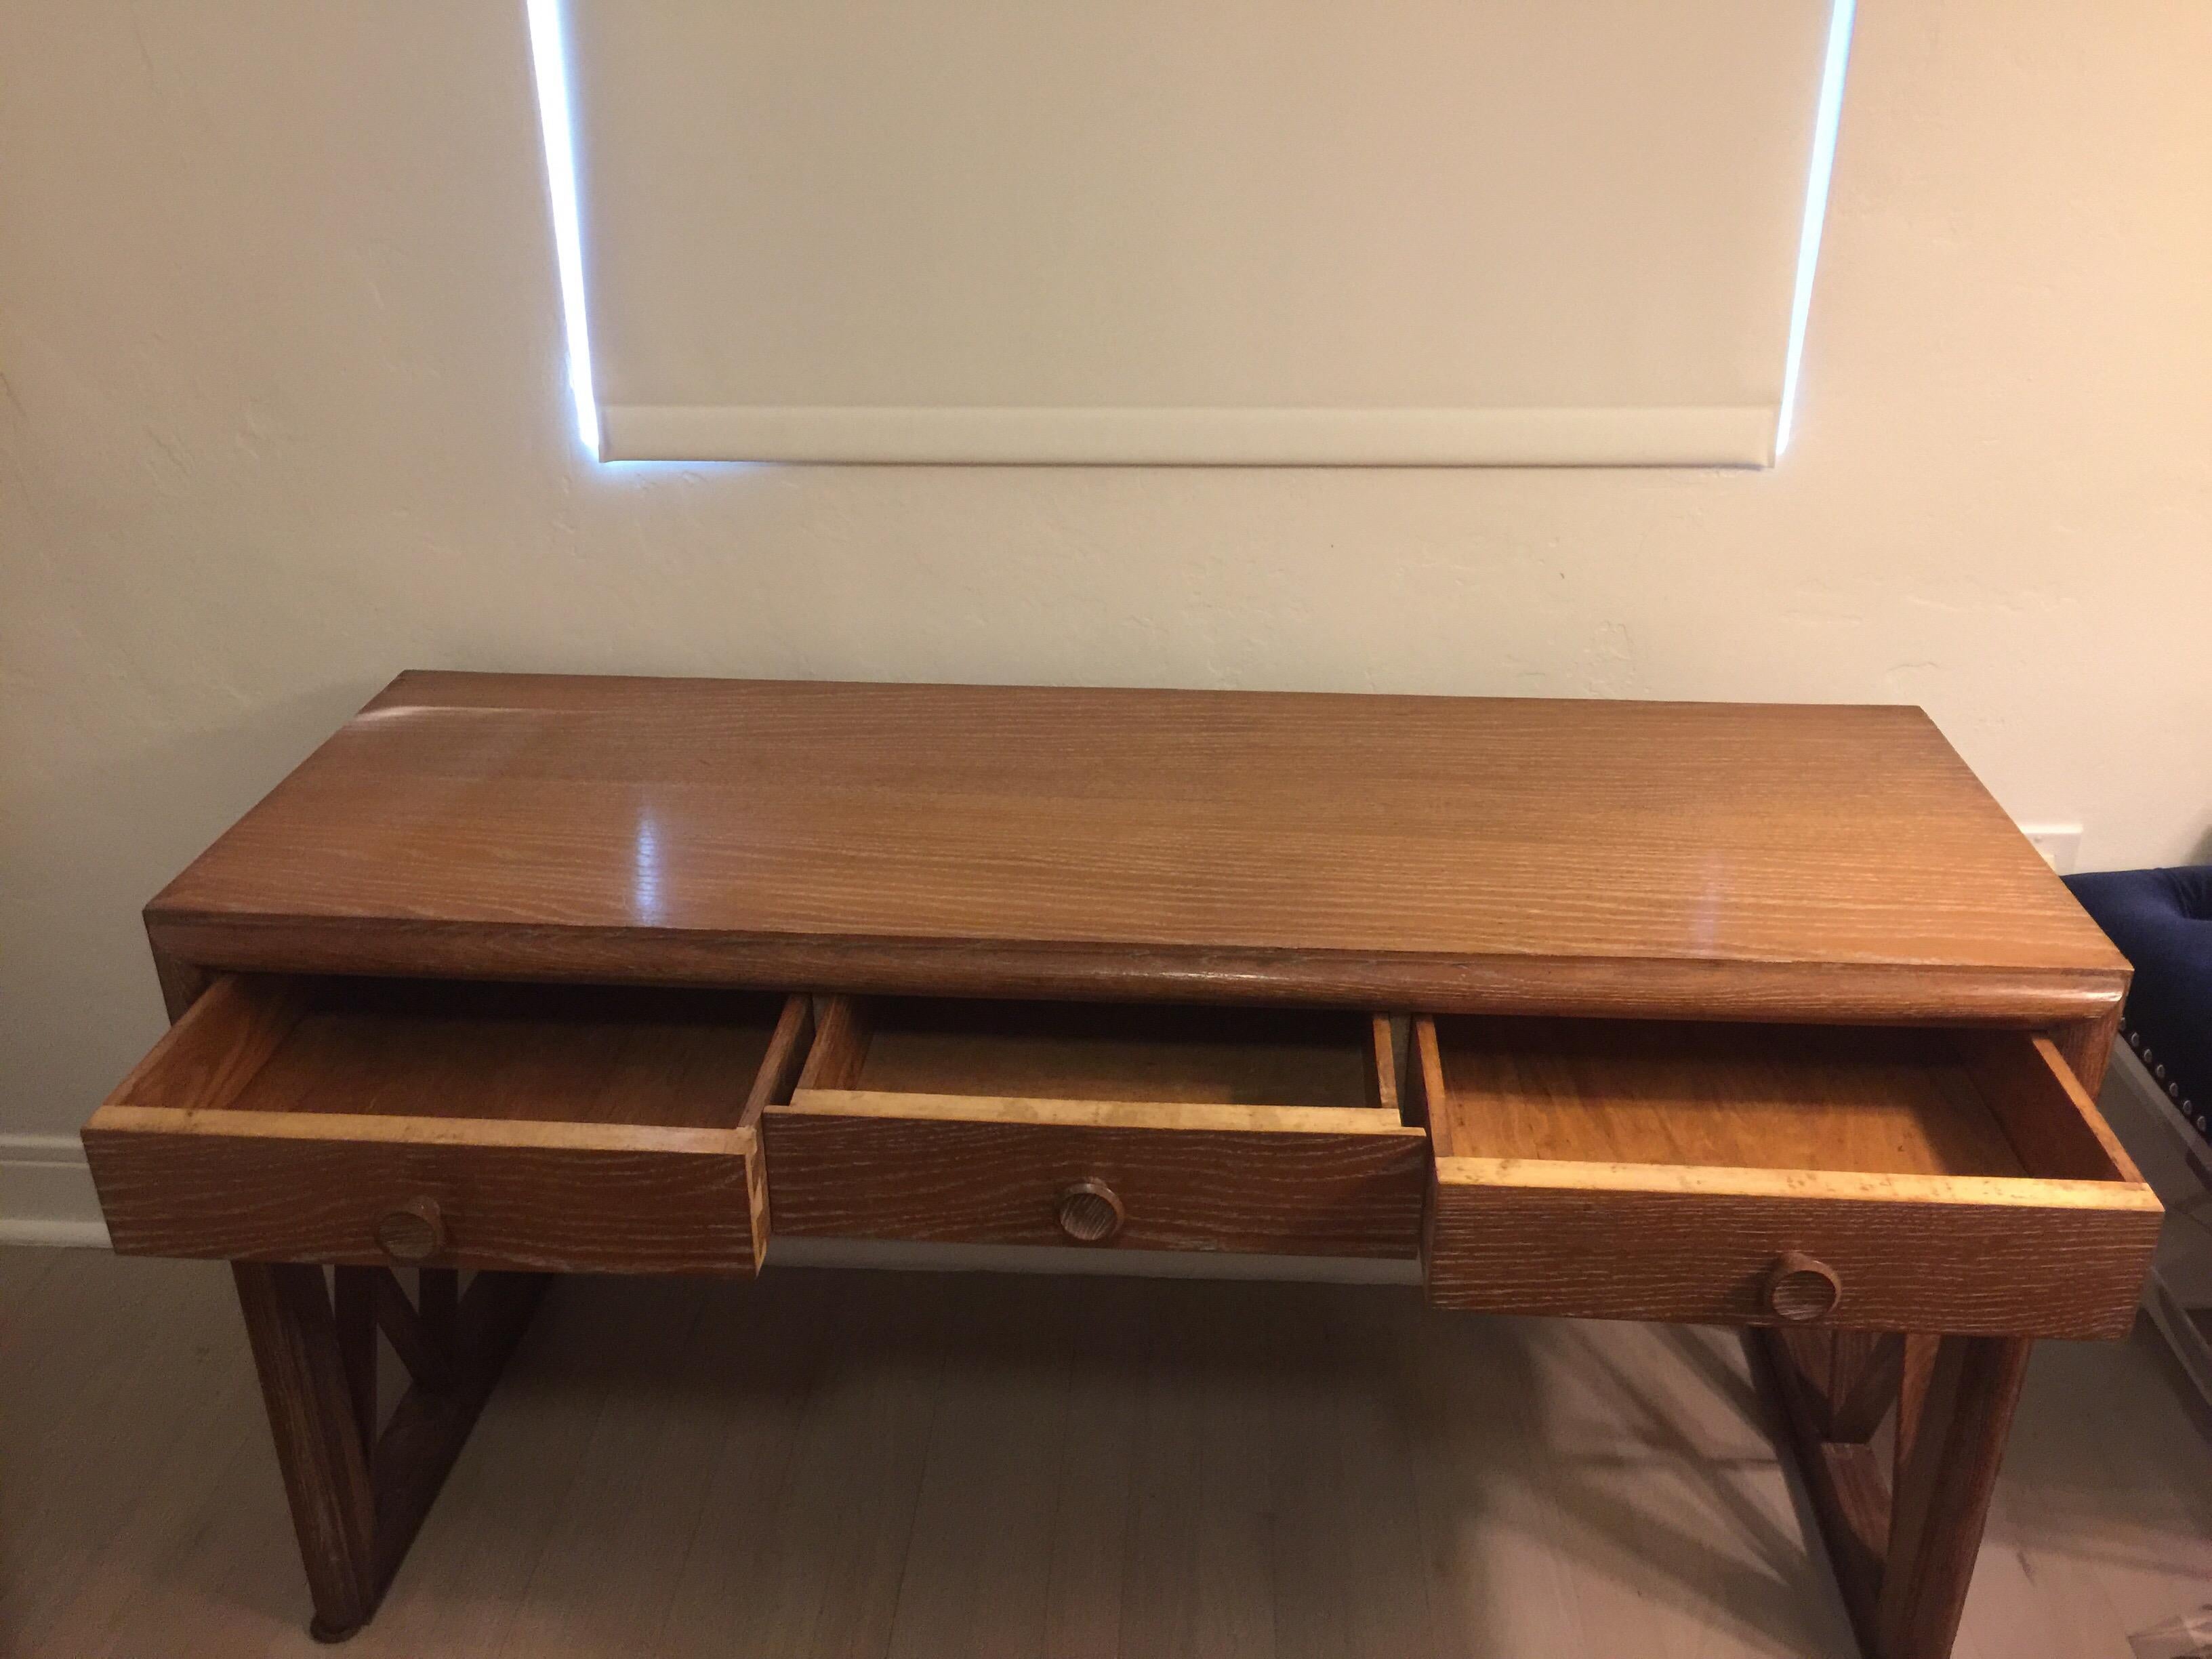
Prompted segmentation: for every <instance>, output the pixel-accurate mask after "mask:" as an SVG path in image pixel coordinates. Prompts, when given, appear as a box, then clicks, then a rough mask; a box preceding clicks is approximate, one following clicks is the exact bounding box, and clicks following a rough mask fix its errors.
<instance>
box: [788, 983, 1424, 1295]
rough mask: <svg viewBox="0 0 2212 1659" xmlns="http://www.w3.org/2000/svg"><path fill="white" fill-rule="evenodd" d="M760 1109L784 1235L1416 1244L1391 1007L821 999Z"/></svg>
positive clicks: (1180, 1246)
mask: <svg viewBox="0 0 2212 1659" xmlns="http://www.w3.org/2000/svg"><path fill="white" fill-rule="evenodd" d="M817 1014H818V1019H817V1025H818V1030H817V1036H816V1040H815V1044H814V1048H813V1051H812V1053H811V1054H810V1055H809V1057H808V1060H807V1062H806V1066H805V1072H804V1073H802V1075H801V1076H800V1078H799V1086H798V1089H797V1091H796V1092H795V1093H794V1094H793V1097H792V1098H791V1100H790V1103H788V1104H787V1105H778V1104H773V1103H771V1104H770V1105H769V1108H768V1109H767V1111H766V1113H765V1114H764V1116H763V1133H764V1135H765V1138H766V1141H767V1154H768V1168H769V1200H770V1207H771V1209H772V1211H773V1212H774V1214H775V1230H776V1231H777V1233H778V1234H779V1235H799V1236H808V1235H811V1236H817V1237H831V1236H834V1237H863V1238H890V1239H918V1240H929V1241H937V1242H957V1243H989V1244H1054V1245H1082V1246H1088V1247H1091V1248H1096V1249H1164V1250H1231V1251H1250V1252H1257V1253H1264V1254H1268V1255H1331V1256H1380V1257H1399V1258H1404V1259H1410V1258H1412V1257H1413V1256H1415V1255H1418V1254H1419V1249H1420V1217H1421V1207H1422V1201H1423V1189H1424V1187H1425V1182H1426V1169H1427V1151H1428V1141H1427V1137H1426V1135H1425V1133H1424V1132H1423V1131H1422V1130H1421V1128H1420V1127H1419V1126H1418V1125H1415V1124H1410V1123H1408V1122H1407V1121H1406V1119H1405V1118H1404V1116H1403V1115H1402V1114H1401V1111H1400V1109H1399V1091H1398V1071H1399V1066H1398V1062H1397V1045H1396V1044H1395V1042H1394V1041H1393V1039H1392V1028H1391V1024H1390V1022H1389V1020H1387V1019H1383V1018H1370V1017H1369V1016H1366V1015H1363V1014H1355V1013H1345V1012H1311V1011H1306V1010H1295V1009H1238V1008H1224V1007H1208V1008H1188V1007H1175V1006H1149V1005H1112V1004H1109V1005H1099V1004H1079V1003H1042V1002H990V1001H939V1000H908V999H897V998H881V999H852V998H846V997H829V998H825V999H823V1000H822V1001H821V1003H820V1004H819V1005H818V1008H817Z"/></svg>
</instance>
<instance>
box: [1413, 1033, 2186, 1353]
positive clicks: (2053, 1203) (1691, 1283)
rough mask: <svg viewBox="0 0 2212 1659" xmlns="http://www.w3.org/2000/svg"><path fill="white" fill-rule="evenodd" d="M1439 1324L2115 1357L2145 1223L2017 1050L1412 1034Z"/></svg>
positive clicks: (2122, 1174) (2051, 1089)
mask: <svg viewBox="0 0 2212 1659" xmlns="http://www.w3.org/2000/svg"><path fill="white" fill-rule="evenodd" d="M1413 1044H1414V1049H1415V1062H1416V1063H1415V1065H1414V1066H1413V1075H1412V1078H1411V1079H1410V1082H1409V1093H1413V1092H1418V1094H1419V1097H1420V1098H1421V1100H1422V1101H1423V1102H1424V1103H1425V1111H1426V1114H1427V1118H1428V1122H1429V1128H1430V1133H1431V1137H1432V1139H1433V1140H1434V1142H1435V1147H1436V1191H1435V1194H1434V1197H1433V1200H1432V1202H1431V1212H1430V1218H1429V1242H1428V1262H1427V1270H1426V1271H1427V1279H1428V1285H1429V1294H1430V1298H1431V1300H1432V1301H1435V1302H1438V1303H1441V1304H1446V1305H1449V1306H1452V1307H1462V1308H1483V1309H1492V1310H1498V1311H1503V1312H1513V1313H1534V1314H1566V1315H1583V1316H1595V1317H1601V1318H1613V1319H1648V1320H1668V1321H1680V1322H1693V1323H1735V1324H1784V1325H1787V1324H1793V1323H1804V1324H1814V1325H1831V1326H1841V1327H1846V1328H1850V1327H1857V1328H1865V1329H1875V1330H1893V1331H1894V1330H1903V1331H1948V1332H1958V1333H1966V1334H1972V1333H1978V1332H1987V1333H1999V1334H2019V1335H2033V1336H2072V1337H2091V1336H2107V1337H2109V1336H2118V1335H2120V1334H2124V1332H2125V1331H2126V1330H2127V1328H2128V1327H2129V1324H2130V1322H2131V1320H2132V1318H2133V1316H2134V1313H2135V1307H2136V1297H2137V1296H2138V1294H2139V1293H2140V1291H2141V1289H2142V1282H2143V1278H2144V1275H2145V1273H2147V1271H2148V1267H2149V1264H2150V1255H2151V1251H2152V1249H2153V1247H2154V1245H2155V1243H2156V1242H2157V1238H2158V1230H2159V1219H2160V1211H2159V1204H2158V1200H2157V1199H2156V1198H2155V1197H2154V1195H2153V1194H2152V1193H2151V1192H2150V1190H2149V1188H2148V1187H2146V1186H2145V1185H2144V1183H2143V1182H2142V1177H2141V1176H2139V1175H2137V1174H2136V1170H2135V1169H2134V1166H2133V1165H2131V1164H2130V1163H2129V1161H2128V1158H2127V1154H2126V1153H2125V1152H2123V1151H2122V1150H2121V1149H2120V1146H2119V1143H2118V1141H2117V1140H2116V1139H2114V1138H2113V1136H2112V1131H2111V1130H2110V1129H2109V1128H2107V1127H2106V1125H2105V1122H2104V1120H2103V1119H2102V1118H2100V1116H2099V1115H2098V1114H2097V1109H2096V1107H2095V1105H2094V1104H2093V1103H2092V1102H2091V1101H2090V1100H2089V1098H2088V1097H2087V1095H2086V1094H2085V1093H2084V1092H2083V1091H2082V1089H2081V1085H2080V1084H2079V1083H2078V1082H2077V1081H2075V1078H2074V1076H2073V1073H2071V1072H2070V1071H2069V1070H2068V1069H2067V1066H2066V1064H2065V1061H2064V1060H2063V1059H2061V1058H2060V1056H2059V1054H2058V1052H2057V1049H2056V1048H2054V1047H2053V1046H2052V1044H2051V1042H2049V1041H2048V1040H2047V1039H2045V1038H2043V1037H2039V1036H2034V1035H2033V1034H2032V1033H2029V1032H2025V1031H2008V1030H1919V1029H1881V1028H1874V1027H1820V1028H1806V1027H1790V1026H1779V1025H1749V1024H1685V1023H1668V1022H1660V1021H1652V1022H1637V1021H1601V1020H1577V1019H1536V1018H1437V1019H1433V1020H1431V1019H1428V1018H1421V1019H1417V1020H1415V1021H1414V1022H1413Z"/></svg>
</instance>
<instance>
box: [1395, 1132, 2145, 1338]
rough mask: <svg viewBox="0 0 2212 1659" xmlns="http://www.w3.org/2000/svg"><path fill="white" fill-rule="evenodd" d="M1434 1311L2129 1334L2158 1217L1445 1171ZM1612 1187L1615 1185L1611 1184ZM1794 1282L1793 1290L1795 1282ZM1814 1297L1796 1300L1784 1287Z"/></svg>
mask: <svg viewBox="0 0 2212 1659" xmlns="http://www.w3.org/2000/svg"><path fill="white" fill-rule="evenodd" d="M1437 1174H1438V1180H1437V1193H1436V1195H1435V1198H1434V1200H1432V1201H1433V1205H1434V1208H1433V1211H1432V1214H1431V1222H1430V1227H1429V1237H1428V1243H1427V1258H1428V1259H1427V1269H1426V1278H1427V1282H1428V1287H1429V1299H1430V1300H1431V1301H1432V1302H1435V1303H1437V1304H1442V1305H1443V1306H1447V1307H1455V1308H1479V1309H1484V1310H1491V1311H1494V1312H1500V1313H1520V1314H1558V1315H1565V1316H1573V1317H1580V1318H1593V1319H1643V1320H1662V1321H1666V1322H1670V1323H1678V1324H1686V1325H1778V1324H1788V1323H1794V1322H1800V1320H1799V1319H1792V1318H1788V1317H1784V1316H1783V1315H1781V1314H1779V1313H1778V1312H1777V1310H1776V1305H1775V1303H1774V1301H1773V1300H1772V1298H1773V1297H1775V1296H1776V1295H1777V1294H1778V1292H1779V1293H1780V1294H1781V1295H1782V1296H1783V1297H1784V1302H1783V1304H1782V1305H1783V1306H1784V1307H1792V1306H1794V1307H1797V1308H1800V1309H1807V1308H1817V1305H1818V1303H1819V1302H1820V1299H1821V1298H1823V1297H1825V1295H1826V1291H1823V1290H1822V1289H1821V1287H1820V1284H1819V1282H1818V1280H1819V1279H1820V1275H1821V1274H1822V1273H1826V1274H1828V1275H1832V1279H1833V1285H1834V1291H1835V1301H1834V1304H1833V1306H1832V1308H1831V1309H1828V1310H1825V1311H1812V1312H1808V1313H1805V1314H1804V1315H1803V1316H1802V1322H1805V1323H1809V1324H1817V1325H1827V1326H1833V1327H1839V1328H1863V1329H1869V1330H1893V1331H1944V1332H1951V1333H1956V1334H1990V1335H1997V1334H2010V1335H2023V1336H2064V1337H2119V1336H2124V1335H2125V1334H2127V1332H2128V1328H2129V1327H2130V1325H2131V1324H2132V1323H2133V1322H2134V1318H2135V1307H2136V1298H2137V1297H2139V1296H2140V1295H2141V1294H2142V1284H2143V1278H2144V1275H2145V1273H2147V1272H2148V1268H2149V1261H2150V1253H2151V1250H2152V1249H2153V1248H2154V1246H2155V1244H2156V1243H2157V1238H2158V1215H2157V1212H2155V1211H2148V1212H2146V1211H2142V1210H2140V1209H2133V1208H2130V1209H2128V1210H2123V1211H2120V1212H2112V1211H2106V1210H2100V1209H2082V1208H2078V1207H2074V1206H2066V1207H2046V1206H2036V1205H2033V1204H2021V1203H2015V1202H2005V1201H1997V1202H1977V1201H1975V1200H1974V1199H1973V1198H1972V1196H1971V1195H1969V1194H1961V1193H1959V1192H1957V1191H1955V1190H1954V1191H1951V1192H1948V1193H1944V1194H1929V1195H1928V1196H1927V1197H1925V1198H1923V1199H1920V1200H1915V1199H1914V1198H1911V1197H1910V1196H1905V1195H1903V1194H1899V1192H1897V1191H1895V1190H1891V1191H1887V1192H1882V1191H1877V1190H1872V1189H1862V1190H1859V1191H1857V1192H1853V1191H1851V1190H1850V1184H1849V1183H1845V1182H1838V1180H1837V1178H1836V1177H1834V1176H1830V1177H1828V1178H1827V1180H1826V1181H1825V1182H1822V1183H1820V1185H1822V1186H1825V1187H1826V1188H1829V1189H1830V1190H1829V1192H1828V1193H1826V1194H1815V1193H1813V1192H1808V1190H1806V1188H1807V1187H1808V1184H1809V1183H1806V1182H1797V1183H1796V1185H1795V1186H1794V1188H1793V1187H1792V1186H1791V1185H1790V1183H1788V1182H1786V1181H1785V1182H1777V1183H1775V1184H1774V1185H1772V1186H1771V1187H1767V1188H1765V1190H1761V1189H1760V1188H1761V1187H1762V1186H1763V1185H1764V1183H1762V1182H1758V1181H1756V1180H1755V1179H1754V1178H1753V1172H1748V1171H1743V1170H1716V1171H1713V1172H1711V1181H1710V1182H1708V1183H1706V1184H1705V1188H1704V1189H1703V1190H1698V1189H1694V1188H1685V1187H1681V1186H1677V1185H1674V1184H1673V1183H1670V1182H1664V1181H1662V1180H1661V1179H1660V1178H1659V1177H1658V1176H1656V1175H1649V1176H1645V1177H1644V1178H1643V1179H1641V1180H1638V1179H1635V1178H1632V1177H1626V1176H1620V1174H1619V1172H1617V1171H1613V1170H1610V1169H1608V1168H1607V1167H1605V1166H1590V1167H1589V1168H1588V1169H1587V1170H1581V1171H1574V1170H1568V1171H1565V1172H1563V1173H1562V1175H1561V1176H1559V1178H1557V1179H1552V1178H1547V1177H1546V1176H1540V1175H1534V1174H1532V1173H1530V1172H1529V1171H1527V1170H1523V1171H1520V1172H1517V1173H1514V1172H1509V1173H1504V1174H1501V1172H1499V1171H1498V1170H1487V1169H1486V1170H1480V1172H1466V1171H1463V1170H1460V1169H1455V1167H1453V1166H1452V1165H1451V1164H1449V1162H1440V1163H1439V1164H1438V1170H1437ZM1607 1182H1618V1183H1619V1184H1615V1185H1611V1186H1608V1185H1607V1184H1605V1183H1607ZM1793 1275H1794V1276H1793ZM1791 1285H1798V1286H1799V1287H1800V1289H1799V1291H1798V1294H1799V1295H1800V1296H1801V1297H1804V1298H1806V1299H1805V1300H1802V1301H1798V1302H1796V1303H1792V1302H1790V1300H1788V1299H1787V1298H1788V1297H1789V1294H1790V1286H1791Z"/></svg>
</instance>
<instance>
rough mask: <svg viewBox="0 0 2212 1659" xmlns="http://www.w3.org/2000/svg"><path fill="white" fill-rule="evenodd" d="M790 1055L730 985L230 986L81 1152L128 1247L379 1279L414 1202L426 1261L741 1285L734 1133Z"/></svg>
mask: <svg viewBox="0 0 2212 1659" xmlns="http://www.w3.org/2000/svg"><path fill="white" fill-rule="evenodd" d="M804 1042H805V1010H804V1006H803V1005H801V1006H799V1007H798V1008H797V1009H793V1007H791V1006H787V1005H786V1004H784V1003H782V1002H780V1001H779V1000H776V999H774V998H768V997H760V996H754V995H748V994H738V993H720V992H693V991H681V990H676V991H671V990H649V989H646V988H642V987H632V988H629V989H613V990H609V989H606V988H604V987H573V986H485V985H466V984H454V983H441V982H399V983H380V982H375V981H292V980H289V979H284V978H270V977H257V978H252V979H241V978H231V977H226V978H224V979H222V980H219V981H217V982H216V984H215V985H214V986H213V987H212V988H210V990H209V991H208V992H207V994H205V995H204V996H202V997H201V998H200V999H199V1000H198V1001H197V1002H196V1003H195V1004H193V1006H191V1009H190V1010H189V1011H188V1012H186V1013H185V1015H184V1017H183V1018H181V1019H180V1020H179V1023H178V1024H176V1025H175V1026H174V1027H173V1028H172V1030H171V1031H170V1033H169V1035H168V1036H167V1037H165V1038H164V1039H163V1041H162V1042H161V1043H160V1044H159V1045H157V1046H156V1048H155V1050H154V1051H153V1053H152V1054H149V1056H148V1058H147V1060H145V1061H144V1062H143V1064H142V1065H141V1066H139V1067H138V1068H137V1070H135V1071H134V1072H133V1073H131V1077H130V1078H128V1079H125V1083H124V1084H123V1085H122V1086H121V1087H120V1088H119V1089H118V1091H116V1093H115V1095H114V1096H113V1097H112V1098H111V1099H110V1100H109V1101H108V1102H107V1103H106V1104H105V1105H103V1106H102V1107H101V1109H100V1111H99V1112H97V1113H96V1114H94V1117H93V1119H92V1121H91V1122H90V1123H89V1124H88V1125H87V1126H86V1128H85V1132H84V1141H85V1148H86V1154H87V1157H88V1159H89V1160H90V1162H91V1164H92V1170H93V1176H94V1181H95V1182H96V1183H97V1184H98V1186H99V1188H100V1202H101V1206H102V1208H103V1210H104V1211H105V1212H106V1217H107V1222H108V1228H109V1232H110V1236H111V1237H112V1239H113V1241H114V1244H115V1248H116V1249H118V1250H122V1251H125V1252H131V1253H144V1254H154V1255H201V1256H220V1257H225V1258H228V1259H230V1260H234V1261H323V1262H344V1263H349V1264H368V1263H374V1262H382V1261H389V1260H390V1259H391V1257H390V1255H389V1253H388V1251H387V1249H386V1246H385V1245H384V1244H382V1243H380V1238H379V1236H380V1229H385V1228H386V1227H387V1224H388V1223H389V1222H390V1220H391V1218H392V1217H393V1216H395V1215H405V1214H410V1213H413V1214H416V1215H418V1216H419V1214H420V1213H422V1212H425V1211H426V1210H427V1207H428V1206H435V1212H433V1213H435V1215H436V1217H437V1218H438V1225H437V1227H436V1229H435V1234H436V1241H435V1242H433V1243H425V1244H423V1245H422V1248H423V1249H427V1250H428V1255H424V1256H423V1257H422V1260H423V1261H427V1262H429V1263H431V1264H432V1265H435V1266H438V1267H510V1268H527V1269H557V1270H563V1271H599V1272H616V1273H646V1272H661V1273H680V1272H735V1271H748V1270H750V1269H751V1268H752V1267H754V1266H755V1265H756V1264H757V1261H758V1260H759V1257H760V1255H761V1252H762V1250H763V1248H764V1247H765V1244H766V1227H767V1218H766V1214H765V1211H764V1202H763V1200H764V1194H765V1182H764V1178H763V1175H762V1173H761V1171H760V1170H759V1167H758V1165H759V1161H760V1144H759V1137H758V1133H757V1130H756V1129H755V1128H754V1127H751V1122H750V1119H751V1118H752V1117H757V1114H758V1111H759V1109H760V1107H761V1105H762V1104H763V1103H764V1092H763V1091H769V1092H772V1091H774V1089H775V1088H776V1087H787V1086H788V1082H789V1079H790V1077H791V1076H792V1074H793V1073H794V1072H795V1070H796V1065H797V1054H798V1053H799V1051H800V1050H801V1049H802V1048H803V1047H804ZM430 1231H431V1230H428V1229H427V1228H426V1227H423V1226H417V1227H416V1228H415V1229H413V1230H411V1231H410V1237H414V1236H416V1234H421V1235H422V1236H423V1237H426V1238H427V1237H428V1236H429V1232H430ZM410 1259H411V1258H410Z"/></svg>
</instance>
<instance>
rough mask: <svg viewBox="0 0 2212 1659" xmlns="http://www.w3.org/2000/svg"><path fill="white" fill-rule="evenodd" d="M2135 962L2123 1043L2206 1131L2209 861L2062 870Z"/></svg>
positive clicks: (2211, 1098) (2211, 988)
mask: <svg viewBox="0 0 2212 1659" xmlns="http://www.w3.org/2000/svg"><path fill="white" fill-rule="evenodd" d="M2066 884H2067V885H2068V886H2069V887H2071V888H2072V889H2073V890H2074V896H2075V898H2077V899H2079V900H2081V908H2083V909H2085V910H2087V912H2088V913H2089V914H2090V915H2092V916H2093V917H2095V918H2096V921H2097V925H2098V926H2099V927H2102V928H2103V929H2104V930H2105V932H2106V934H2107V935H2109V936H2110V937H2111V939H2112V943H2113V944H2114V945H2118V947H2119V949H2120V954H2121V955H2123V956H2124V957H2127V959H2128V960H2129V961H2130V962H2131V963H2134V964H2135V969H2136V978H2135V985H2134V987H2133V988H2132V989H2130V992H2129V993H2128V1006H2127V1012H2126V1013H2125V1014H2124V1016H2123V1018H2122V1019H2121V1023H2120V1031H2121V1034H2122V1035H2123V1036H2125V1037H2126V1038H2127V1041H2128V1046H2129V1047H2130V1048H2132V1049H2134V1050H2135V1052H2136V1054H2138V1055H2140V1056H2141V1057H2142V1062H2143V1066H2144V1067H2145V1068H2146V1069H2147V1070H2148V1072H2149V1073H2150V1074H2151V1076H2152V1077H2153V1078H2154V1079H2155V1080H2156V1081H2157V1083H2158V1085H2159V1087H2160V1089H2162V1090H2164V1091H2166V1098H2167V1099H2169V1100H2171V1101H2172V1103H2174V1104H2175V1105H2176V1106H2177V1107H2179V1109H2180V1110H2181V1114H2182V1115H2183V1116H2184V1117H2185V1118H2187V1119H2188V1120H2189V1122H2190V1125H2191V1127H2193V1128H2194V1129H2195V1130H2196V1131H2197V1133H2198V1134H2200V1135H2212V865H2196V866H2188V867H2185V868H2182V869H2177V870H2118V871H2112V872H2100V873H2098V874H2095V875H2083V876H2069V877H2068V878H2066Z"/></svg>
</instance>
